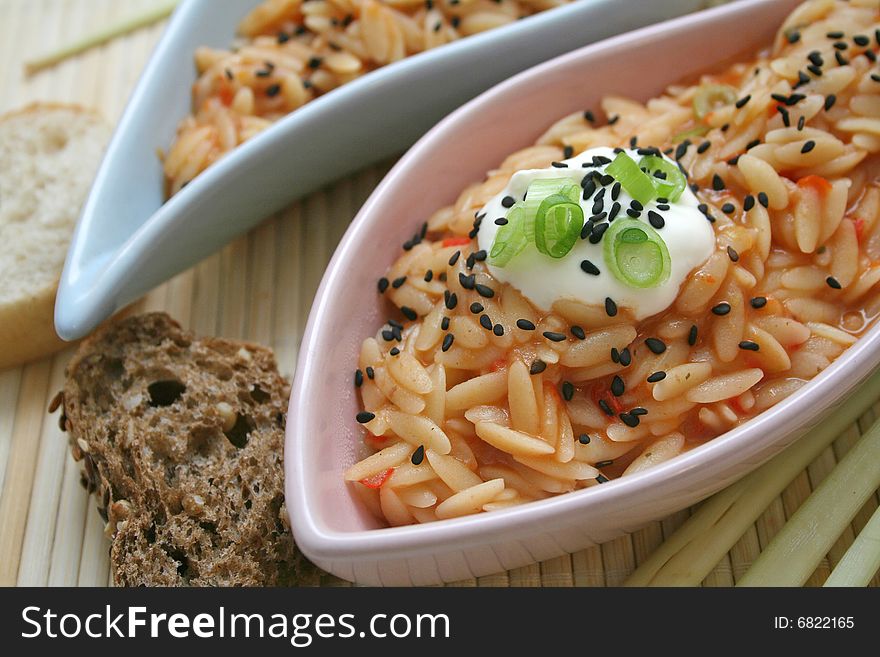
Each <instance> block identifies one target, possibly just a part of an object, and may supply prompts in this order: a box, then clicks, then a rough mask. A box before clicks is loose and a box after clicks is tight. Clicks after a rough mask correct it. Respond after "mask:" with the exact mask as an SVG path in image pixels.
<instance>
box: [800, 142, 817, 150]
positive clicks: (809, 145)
mask: <svg viewBox="0 0 880 657" xmlns="http://www.w3.org/2000/svg"><path fill="white" fill-rule="evenodd" d="M814 148H816V142H814V141H813V140H812V139H810V140H809V141H806V142H804V145H803V147H802V148H801V153H809V152H810V151H811V150H813V149H814Z"/></svg>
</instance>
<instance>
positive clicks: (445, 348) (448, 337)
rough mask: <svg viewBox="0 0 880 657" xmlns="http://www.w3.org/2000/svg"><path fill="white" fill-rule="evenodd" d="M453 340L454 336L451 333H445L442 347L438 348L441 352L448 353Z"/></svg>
mask: <svg viewBox="0 0 880 657" xmlns="http://www.w3.org/2000/svg"><path fill="white" fill-rule="evenodd" d="M454 340H455V336H454V335H452V333H447V334H446V335H445V336H444V338H443V345H442V346H441V347H440V350H441V351H449V348H450V347H451V346H452V342H453V341H454Z"/></svg>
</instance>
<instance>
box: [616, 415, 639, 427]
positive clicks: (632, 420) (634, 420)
mask: <svg viewBox="0 0 880 657" xmlns="http://www.w3.org/2000/svg"><path fill="white" fill-rule="evenodd" d="M617 417H619V418H620V421H621V422H623V423H624V424H625V425H626V426H628V427H630V428H634V427H637V426H639V418H638V416H637V415H633V414H632V413H621V414H620V415H618V416H617Z"/></svg>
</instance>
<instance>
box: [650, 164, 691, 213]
mask: <svg viewBox="0 0 880 657" xmlns="http://www.w3.org/2000/svg"><path fill="white" fill-rule="evenodd" d="M639 168H640V169H644V170H646V171H647V173H648V175H649V176H650V177H651V182H653V183H654V187H656V188H657V196H658V197H660V198H665V199H668V200H669V201H670V202H671V203H675V202H676V201H677V200H678V199H679V198H680V197H681V193H682V192H683V191H684V188H685V187H686V186H687V180H686V179H685V177H684V174H683V173H682V172H681V169H679V168H678V167H677V166H676V165H675V164H673V163H672V162H670V161H669V160H666V159H664V158H662V157H658V156H656V155H646V156H645V157H643V158H642V159H641V160H639ZM657 171H659V172H660V173H662V174H663V176H664V177H663V178H658V177H657V176H655V175H654V173H655V172H657Z"/></svg>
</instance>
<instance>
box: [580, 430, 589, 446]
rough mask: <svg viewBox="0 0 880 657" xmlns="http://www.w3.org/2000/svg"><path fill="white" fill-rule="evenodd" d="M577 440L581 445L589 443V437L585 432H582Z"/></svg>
mask: <svg viewBox="0 0 880 657" xmlns="http://www.w3.org/2000/svg"><path fill="white" fill-rule="evenodd" d="M578 442H579V443H580V444H581V445H589V444H590V437H589V436H588V435H587V434H585V433H582V434H581V435H580V436H578Z"/></svg>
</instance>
